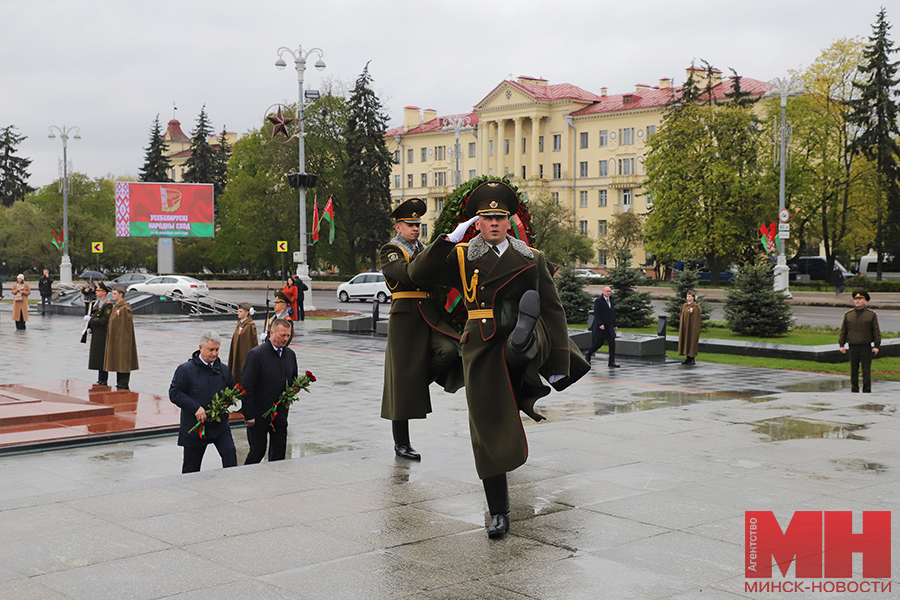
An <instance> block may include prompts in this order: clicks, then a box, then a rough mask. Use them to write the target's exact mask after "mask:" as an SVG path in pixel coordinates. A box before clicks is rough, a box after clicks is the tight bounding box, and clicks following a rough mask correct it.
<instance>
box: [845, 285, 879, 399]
mask: <svg viewBox="0 0 900 600" xmlns="http://www.w3.org/2000/svg"><path fill="white" fill-rule="evenodd" d="M868 302H869V292H867V291H866V290H864V289H863V288H856V289H855V290H853V308H851V309H850V310H848V311H847V312H846V313H844V321H843V322H842V323H841V334H840V337H839V338H838V345H839V346H840V347H841V354H847V350H845V349H844V344H847V345H849V347H850V391H851V392H853V393H859V365H860V363H861V364H862V372H863V387H862V391H863V393H864V394H868V393H871V392H872V358H874V357H875V356H878V350H879V348H880V346H881V328H880V327H879V326H878V315H876V314H875V311H874V310H872V309H871V308H869V307H868V306H866V304H867V303H868Z"/></svg>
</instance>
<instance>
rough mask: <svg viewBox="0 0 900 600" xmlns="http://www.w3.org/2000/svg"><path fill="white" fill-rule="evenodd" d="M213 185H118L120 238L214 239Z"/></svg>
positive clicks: (117, 215) (117, 225)
mask: <svg viewBox="0 0 900 600" xmlns="http://www.w3.org/2000/svg"><path fill="white" fill-rule="evenodd" d="M214 229H215V228H214V221H213V184H211V183H131V182H118V183H116V237H210V238H211V237H213V236H214Z"/></svg>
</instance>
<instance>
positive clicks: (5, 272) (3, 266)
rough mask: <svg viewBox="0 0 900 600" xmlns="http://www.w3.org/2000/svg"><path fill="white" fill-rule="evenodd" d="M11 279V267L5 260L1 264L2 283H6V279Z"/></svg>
mask: <svg viewBox="0 0 900 600" xmlns="http://www.w3.org/2000/svg"><path fill="white" fill-rule="evenodd" d="M7 277H9V265H7V264H6V261H5V260H4V261H3V262H2V263H0V281H2V282H3V283H6V278H7Z"/></svg>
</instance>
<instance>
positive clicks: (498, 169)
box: [494, 119, 506, 177]
mask: <svg viewBox="0 0 900 600" xmlns="http://www.w3.org/2000/svg"><path fill="white" fill-rule="evenodd" d="M496 124H497V138H496V140H497V141H495V142H494V158H495V159H496V160H495V161H494V175H495V176H496V177H503V131H504V130H505V129H506V119H497V121H496Z"/></svg>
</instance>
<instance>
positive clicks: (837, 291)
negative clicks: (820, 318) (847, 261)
mask: <svg viewBox="0 0 900 600" xmlns="http://www.w3.org/2000/svg"><path fill="white" fill-rule="evenodd" d="M831 283H833V284H834V296H835V298H837V297H838V296H840V295H841V294H843V293H844V273H843V272H841V267H840V266H838V265H834V272H833V273H832V274H831Z"/></svg>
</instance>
